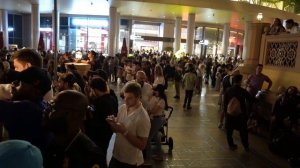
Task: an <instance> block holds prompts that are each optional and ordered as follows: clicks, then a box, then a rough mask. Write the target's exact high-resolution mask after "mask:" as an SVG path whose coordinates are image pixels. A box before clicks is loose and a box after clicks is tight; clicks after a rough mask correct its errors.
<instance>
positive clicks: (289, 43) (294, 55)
mask: <svg viewBox="0 0 300 168" xmlns="http://www.w3.org/2000/svg"><path fill="white" fill-rule="evenodd" d="M299 44H300V34H281V35H269V36H266V35H263V36H262V41H261V49H260V62H262V63H263V64H264V65H266V66H268V67H270V68H272V69H281V70H285V71H294V72H300V47H299Z"/></svg>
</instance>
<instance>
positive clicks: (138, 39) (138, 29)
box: [130, 24, 161, 51]
mask: <svg viewBox="0 0 300 168" xmlns="http://www.w3.org/2000/svg"><path fill="white" fill-rule="evenodd" d="M159 34H160V26H159V25H156V24H153V25H152V24H134V25H133V26H132V34H131V35H130V39H131V40H133V50H150V49H151V50H153V51H157V50H161V49H160V48H159V41H150V40H144V39H143V37H142V36H148V37H159Z"/></svg>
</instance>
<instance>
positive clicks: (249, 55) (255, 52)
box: [242, 21, 270, 74]
mask: <svg viewBox="0 0 300 168" xmlns="http://www.w3.org/2000/svg"><path fill="white" fill-rule="evenodd" d="M269 25H270V24H268V23H252V22H251V21H248V22H246V23H245V35H244V44H243V55H242V58H243V60H244V67H243V68H242V69H243V73H245V74H249V73H253V72H254V71H255V67H256V66H257V64H258V63H259V56H260V48H261V38H262V34H263V33H264V28H265V27H266V26H269Z"/></svg>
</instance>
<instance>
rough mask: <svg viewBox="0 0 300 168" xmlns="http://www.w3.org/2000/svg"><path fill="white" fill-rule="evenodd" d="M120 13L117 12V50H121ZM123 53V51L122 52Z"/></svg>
mask: <svg viewBox="0 0 300 168" xmlns="http://www.w3.org/2000/svg"><path fill="white" fill-rule="evenodd" d="M119 41H120V13H117V19H116V52H115V53H118V52H120V45H119ZM120 53H121V52H120Z"/></svg>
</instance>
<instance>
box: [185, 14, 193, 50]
mask: <svg viewBox="0 0 300 168" xmlns="http://www.w3.org/2000/svg"><path fill="white" fill-rule="evenodd" d="M194 36H195V14H194V13H190V14H189V18H188V28H187V38H186V53H189V54H190V55H192V54H193V48H194Z"/></svg>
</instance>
